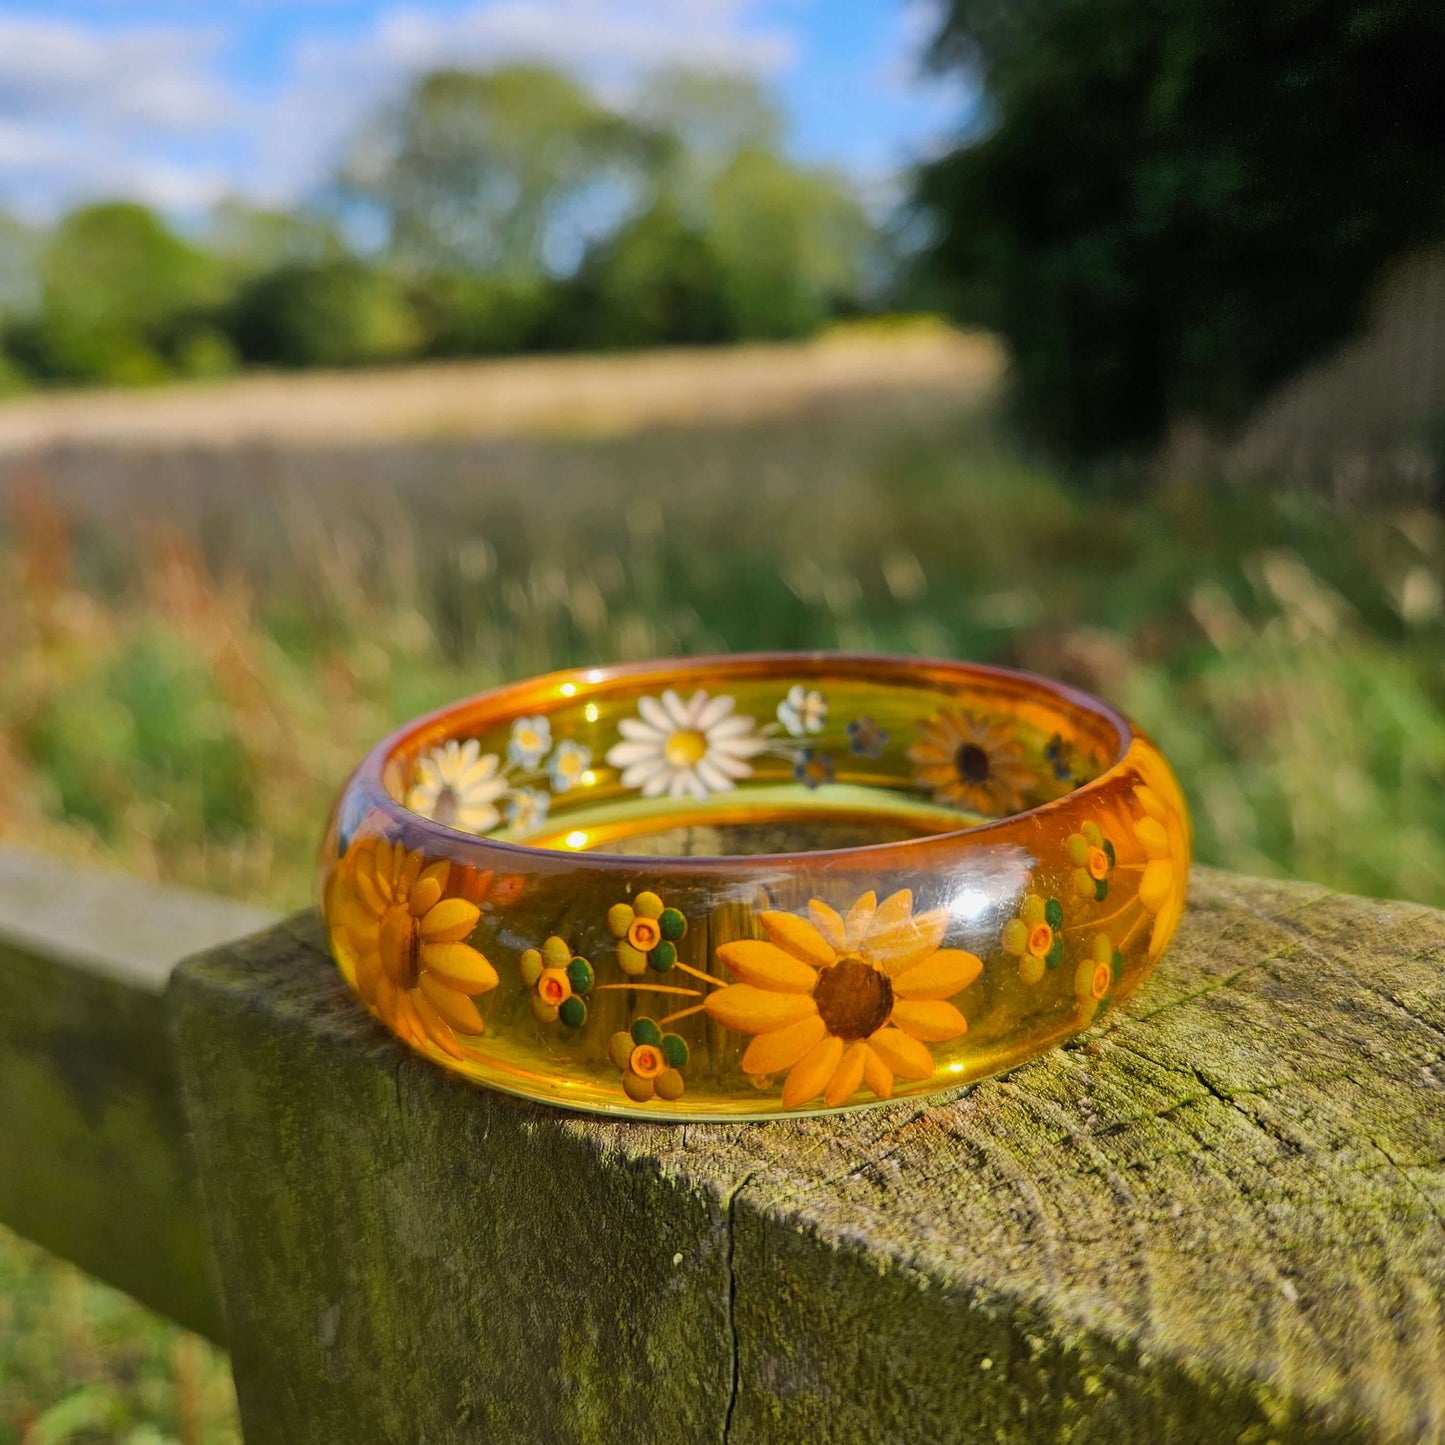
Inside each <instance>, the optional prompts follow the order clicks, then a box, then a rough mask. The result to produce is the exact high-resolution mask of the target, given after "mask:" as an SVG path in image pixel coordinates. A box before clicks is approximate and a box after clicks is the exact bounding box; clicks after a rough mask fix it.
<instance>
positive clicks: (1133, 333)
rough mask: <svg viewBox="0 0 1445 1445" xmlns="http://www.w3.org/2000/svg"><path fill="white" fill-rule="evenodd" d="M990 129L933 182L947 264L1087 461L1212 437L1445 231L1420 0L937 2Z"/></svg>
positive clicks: (940, 254) (1048, 417) (1057, 428)
mask: <svg viewBox="0 0 1445 1445" xmlns="http://www.w3.org/2000/svg"><path fill="white" fill-rule="evenodd" d="M933 57H934V60H935V61H936V63H937V64H938V65H940V66H942V67H945V68H950V69H954V70H957V71H959V72H961V73H963V74H965V75H966V76H967V77H969V78H970V79H971V80H972V81H973V82H974V83H976V84H977V85H979V86H981V88H982V93H983V96H984V111H983V116H982V122H981V124H980V125H978V126H977V127H976V128H975V129H974V130H973V131H972V132H971V133H969V134H967V135H965V136H964V137H963V139H962V141H961V143H960V144H959V145H958V146H957V147H956V148H955V149H954V150H953V151H952V152H951V153H949V154H947V155H946V156H944V157H943V158H941V159H940V160H938V161H937V162H936V163H934V164H931V165H928V166H926V167H924V168H923V170H922V172H921V175H920V179H919V186H918V192H917V196H918V201H919V203H920V206H921V208H922V210H923V212H924V213H925V215H926V216H927V217H928V218H929V220H930V221H931V223H932V225H933V228H934V232H935V240H934V244H933V247H932V254H933V258H934V261H935V263H936V264H937V266H938V268H939V270H940V272H941V273H942V274H943V275H944V276H945V277H946V278H947V279H948V280H949V281H950V282H952V283H953V285H954V286H955V288H956V290H955V294H956V295H959V296H961V297H966V298H968V302H969V306H970V310H969V314H970V315H971V317H972V318H973V319H979V320H983V321H986V322H989V323H991V324H995V325H997V326H998V327H999V328H1000V329H1001V330H1002V331H1003V333H1004V335H1005V337H1006V338H1007V340H1008V342H1009V344H1010V346H1011V348H1012V353H1013V360H1014V368H1015V381H1016V394H1017V398H1018V401H1019V403H1020V408H1021V413H1022V415H1023V416H1024V417H1025V418H1026V419H1027V421H1028V422H1029V423H1030V425H1031V426H1032V427H1033V428H1034V429H1035V430H1036V431H1037V433H1038V434H1039V435H1041V436H1042V437H1044V438H1045V439H1047V440H1048V441H1050V442H1053V443H1054V444H1056V445H1057V446H1059V447H1061V448H1063V449H1065V450H1067V451H1070V452H1072V453H1074V454H1075V455H1078V456H1083V457H1094V456H1099V455H1102V454H1107V453H1111V452H1116V451H1119V450H1130V449H1140V448H1145V447H1148V446H1150V445H1151V444H1153V443H1154V442H1155V441H1157V440H1158V439H1159V437H1160V436H1161V435H1162V433H1163V431H1164V429H1165V428H1166V426H1167V424H1168V423H1169V421H1170V420H1171V419H1172V418H1174V417H1175V416H1180V415H1193V416H1196V417H1200V418H1203V419H1205V420H1207V421H1210V422H1213V423H1216V424H1220V425H1228V424H1230V423H1232V422H1234V421H1236V420H1237V419H1239V418H1240V417H1242V416H1243V415H1244V414H1245V413H1246V412H1247V411H1248V409H1249V408H1250V407H1251V406H1252V405H1253V404H1255V403H1256V402H1257V401H1258V400H1259V399H1260V398H1261V396H1262V395H1263V394H1264V392H1265V391H1266V389H1267V388H1269V387H1270V386H1272V385H1274V384H1275V383H1277V382H1278V381H1279V380H1281V379H1282V378H1284V377H1285V376H1286V375H1288V374H1289V373H1290V372H1291V371H1292V370H1294V369H1295V368H1296V367H1298V366H1299V365H1300V364H1302V363H1303V362H1304V361H1306V360H1307V359H1309V358H1311V357H1312V356H1314V355H1316V354H1317V353H1319V352H1320V351H1321V350H1323V349H1324V348H1326V347H1328V346H1329V345H1331V344H1333V343H1334V342H1336V341H1337V340H1338V339H1340V338H1341V337H1342V336H1344V335H1345V334H1347V333H1348V332H1349V330H1350V329H1351V328H1352V327H1353V326H1354V325H1356V324H1357V322H1358V321H1359V319H1360V316H1361V312H1362V307H1363V304H1364V300H1365V296H1366V292H1367V290H1368V287H1369V284H1370V282H1371V281H1372V279H1373V278H1374V277H1375V276H1376V275H1377V274H1378V272H1379V271H1380V269H1381V268H1382V266H1383V265H1384V264H1385V263H1386V262H1387V261H1389V260H1390V259H1392V258H1393V257H1394V256H1395V255H1396V254H1397V253H1398V252H1399V251H1401V250H1402V249H1404V248H1407V247H1409V246H1411V245H1415V244H1419V243H1423V242H1426V241H1429V240H1432V239H1434V238H1437V237H1439V236H1440V235H1442V234H1445V88H1442V86H1441V83H1440V77H1441V75H1442V74H1445V13H1442V12H1441V11H1440V9H1439V7H1438V6H1430V5H1425V4H1421V3H1418V0H1283V3H1278V4H1254V5H1235V4H1225V3H1221V0H1172V3H1170V4H1167V5H1159V4H1143V3H1139V0H1007V3H1004V0H950V3H948V4H947V7H946V12H945V20H944V23H943V26H942V28H941V30H940V32H939V34H938V36H937V39H936V41H935V44H934V48H933Z"/></svg>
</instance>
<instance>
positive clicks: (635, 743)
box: [607, 689, 768, 798]
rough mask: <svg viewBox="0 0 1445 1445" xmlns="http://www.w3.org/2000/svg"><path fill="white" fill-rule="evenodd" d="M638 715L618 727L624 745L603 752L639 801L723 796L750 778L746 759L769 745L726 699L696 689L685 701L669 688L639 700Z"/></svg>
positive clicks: (746, 718)
mask: <svg viewBox="0 0 1445 1445" xmlns="http://www.w3.org/2000/svg"><path fill="white" fill-rule="evenodd" d="M637 711H638V716H637V717H629V718H623V719H622V721H621V722H620V723H619V724H618V731H619V732H620V733H621V734H622V738H623V741H622V742H620V743H617V744H615V745H614V746H613V747H611V748H610V749H608V752H607V761H608V763H609V764H610V765H611V766H612V767H614V768H620V769H621V771H622V786H623V787H624V788H640V789H641V790H642V796H643V797H644V798H660V797H663V796H664V795H666V796H667V797H670V798H686V797H693V798H705V797H706V796H707V795H708V794H709V793H723V792H726V791H727V790H728V789H729V788H733V787H736V786H737V784H738V781H739V780H740V779H742V778H746V777H750V776H751V775H752V771H753V768H752V764H751V763H750V762H748V759H749V758H752V757H756V756H757V754H758V753H760V752H762V751H763V749H764V748H765V747H767V745H768V744H767V739H766V738H763V737H760V736H759V735H758V734H757V732H755V731H754V729H753V720H752V718H750V717H741V716H739V715H738V714H737V713H735V712H734V711H733V699H732V698H730V697H709V696H708V695H707V693H705V692H702V691H698V692H695V693H693V695H692V697H691V699H690V700H689V701H687V702H684V701H683V700H682V699H681V698H680V697H679V696H678V695H677V694H676V693H675V692H673V691H672V690H671V689H669V690H668V691H667V692H664V693H663V694H662V696H661V697H660V698H657V697H640V698H638V700H637Z"/></svg>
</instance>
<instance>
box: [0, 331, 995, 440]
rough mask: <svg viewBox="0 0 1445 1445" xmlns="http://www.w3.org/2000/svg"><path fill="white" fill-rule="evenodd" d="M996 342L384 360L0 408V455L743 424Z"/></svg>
mask: <svg viewBox="0 0 1445 1445" xmlns="http://www.w3.org/2000/svg"><path fill="white" fill-rule="evenodd" d="M999 367H1000V357H999V351H998V347H997V344H996V343H995V342H994V341H993V339H992V338H991V337H988V336H986V335H982V334H970V333H959V332H955V331H950V330H946V329H943V328H920V329H916V330H915V329H909V330H907V331H903V332H900V333H898V334H893V335H884V336H883V337H879V336H878V335H877V334H870V333H848V332H844V333H842V334H839V335H835V336H831V337H825V338H823V339H821V340H818V341H813V342H809V343H805V344H799V345H786V346H748V347H736V348H732V349H728V350H708V351H652V352H644V353H640V354H633V355H624V356H605V357H599V356H566V357H527V358H519V359H511V360H503V361H471V362H459V363H447V364H434V365H428V366H411V367H405V368H396V369H391V370H379V371H363V372H325V373H310V374H305V375H275V374H269V375H257V376H248V377H242V378H239V379H237V380H234V381H226V382H217V383H214V384H199V383H190V384H184V385H174V386H167V387H162V388H158V389H155V390H150V391H124V392H122V391H90V392H67V393H59V394H54V393H53V394H49V395H43V396H30V397H23V398H20V399H18V400H15V401H11V402H8V403H5V404H4V405H0V456H4V455H9V456H14V455H16V454H17V453H25V452H29V451H32V450H37V449H42V448H46V447H49V446H54V445H64V444H84V445H97V444H98V445H108V446H119V447H131V446H134V447H140V448H156V447H185V446H195V445H211V446H214V445H218V444H219V445H225V444H229V443H237V442H246V441H268V442H284V443H287V444H290V445H295V446H307V445H312V444H322V443H324V444H336V443H347V442H353V441H357V442H366V441H390V440H398V439H415V438H438V437H456V438H465V437H503V436H529V435H558V434H563V435H567V434H573V435H578V434H580V435H599V434H600V435H608V434H615V433H625V432H629V431H634V430H637V429H639V428H642V427H646V426H653V425H659V424H662V425H678V424H685V423H688V422H695V421H701V420H707V421H713V422H716V421H727V420H737V421H746V420H752V419H755V418H759V417H767V416H772V415H777V414H781V413H786V412H788V411H791V410H794V409H797V408H799V407H801V406H806V405H808V404H810V403H812V402H816V401H823V400H827V399H829V398H831V397H836V396H838V395H840V394H846V393H850V392H858V391H875V392H876V391H879V390H908V389H917V388H927V389H942V390H957V391H958V392H960V393H961V394H968V393H971V392H978V393H982V392H984V391H986V390H987V389H988V388H989V387H991V386H992V385H993V383H994V382H995V381H996V379H997V377H998V373H999Z"/></svg>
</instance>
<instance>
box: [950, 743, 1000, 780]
mask: <svg viewBox="0 0 1445 1445" xmlns="http://www.w3.org/2000/svg"><path fill="white" fill-rule="evenodd" d="M953 766H954V767H955V768H957V769H958V776H959V777H960V778H962V779H963V780H964V781H965V782H967V783H986V782H988V775H989V773H990V771H991V769H990V767H989V761H988V754H987V753H986V752H984V750H983V749H982V748H981V747H979V745H978V744H977V743H960V744H959V747H958V751H957V752H955V753H954V755H953Z"/></svg>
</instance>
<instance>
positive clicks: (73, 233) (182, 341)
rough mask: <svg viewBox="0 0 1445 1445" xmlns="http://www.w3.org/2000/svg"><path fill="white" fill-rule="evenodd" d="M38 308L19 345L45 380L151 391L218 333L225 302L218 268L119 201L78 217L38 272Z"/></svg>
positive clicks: (55, 238) (58, 231) (69, 221)
mask: <svg viewBox="0 0 1445 1445" xmlns="http://www.w3.org/2000/svg"><path fill="white" fill-rule="evenodd" d="M39 273H40V284H41V299H40V307H39V311H38V314H37V316H36V318H35V321H34V323H33V325H32V326H30V327H28V328H25V329H24V331H23V334H22V345H23V346H24V348H25V350H26V351H28V353H29V354H28V356H22V360H28V361H30V362H31V363H32V365H33V367H34V369H35V370H36V371H37V372H39V373H40V374H42V375H47V376H56V377H66V378H73V379H77V380H82V381H106V382H146V381H155V380H159V379H160V378H162V377H165V376H167V375H169V374H171V373H172V372H173V371H175V370H177V369H179V363H180V362H181V361H182V359H183V358H184V356H185V355H186V354H187V352H188V351H189V350H190V349H191V348H193V347H194V344H195V340H196V337H197V336H198V335H200V334H204V333H208V332H210V331H211V330H212V326H211V315H212V313H213V311H214V309H215V307H216V306H217V305H218V303H219V302H220V300H221V298H222V295H223V280H222V276H221V273H220V269H219V268H218V266H217V265H216V263H215V261H214V260H213V259H212V258H211V257H209V256H207V255H206V254H205V253H204V252H202V251H199V250H197V249H196V248H195V247H193V246H191V245H189V244H187V243H186V242H185V241H183V240H181V238H180V237H179V236H176V235H175V234H174V233H173V232H172V231H170V230H169V229H168V228H167V227H166V226H165V224H164V223H163V222H162V221H161V220H160V219H159V218H158V217H157V216H156V215H155V214H154V213H153V212H152V211H149V210H147V209H146V208H145V207H144V206H140V205H136V204H133V203H131V202H128V201H113V202H106V203H102V204H99V205H91V206H84V207H82V208H80V209H79V210H76V211H72V212H71V213H70V214H69V215H68V216H66V217H65V218H64V219H63V220H62V221H61V222H60V224H59V225H58V226H57V227H56V228H55V230H54V231H53V232H51V234H50V236H49V238H48V239H47V240H46V243H45V245H44V247H43V250H42V252H41V257H40V263H39Z"/></svg>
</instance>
